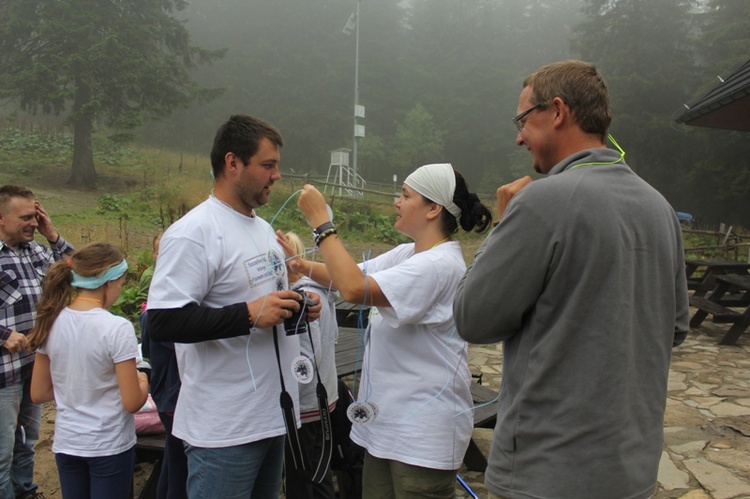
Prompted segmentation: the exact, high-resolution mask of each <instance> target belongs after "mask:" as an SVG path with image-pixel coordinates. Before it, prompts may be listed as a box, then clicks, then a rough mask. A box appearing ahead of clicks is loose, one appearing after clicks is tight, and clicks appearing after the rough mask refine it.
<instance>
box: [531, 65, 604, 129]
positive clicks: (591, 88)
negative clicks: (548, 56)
mask: <svg viewBox="0 0 750 499" xmlns="http://www.w3.org/2000/svg"><path fill="white" fill-rule="evenodd" d="M523 86H524V88H525V87H528V86H530V87H531V90H532V91H531V101H532V104H539V103H543V104H544V105H545V106H546V105H549V104H550V103H551V102H552V99H554V98H555V97H560V98H561V99H562V100H563V101H564V102H565V104H567V105H568V107H569V108H570V110H571V112H572V113H573V119H574V120H575V122H576V123H578V125H579V126H580V127H581V130H583V131H584V132H586V133H592V134H596V135H599V136H600V137H601V139H602V140H605V139H606V138H607V133H608V131H609V125H610V123H611V122H612V111H611V110H610V109H609V93H608V91H607V84H606V83H605V81H604V78H603V77H602V75H601V73H599V70H598V69H596V66H594V65H593V64H590V63H588V62H583V61H575V60H565V61H559V62H554V63H552V64H548V65H546V66H543V67H541V68H539V69H538V70H536V71H535V72H534V73H532V74H531V75H529V76H528V77H527V78H526V80H524V82H523Z"/></svg>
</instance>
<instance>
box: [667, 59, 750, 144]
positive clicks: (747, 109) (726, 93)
mask: <svg viewBox="0 0 750 499" xmlns="http://www.w3.org/2000/svg"><path fill="white" fill-rule="evenodd" d="M676 121H677V123H685V124H686V125H693V126H705V127H711V128H725V129H729V130H741V131H745V132H750V60H748V61H747V62H745V63H744V64H742V65H740V66H739V68H738V69H737V70H736V71H734V72H733V73H732V74H731V75H729V76H727V77H726V78H725V79H724V81H723V82H722V83H720V84H719V85H718V86H716V87H715V88H713V89H712V90H711V91H709V92H708V93H707V94H706V95H704V96H703V97H701V98H700V99H699V100H698V101H696V102H695V103H694V104H693V105H692V106H690V108H689V109H688V110H687V111H685V112H684V113H682V115H680V116H679V117H678V118H677V119H676Z"/></svg>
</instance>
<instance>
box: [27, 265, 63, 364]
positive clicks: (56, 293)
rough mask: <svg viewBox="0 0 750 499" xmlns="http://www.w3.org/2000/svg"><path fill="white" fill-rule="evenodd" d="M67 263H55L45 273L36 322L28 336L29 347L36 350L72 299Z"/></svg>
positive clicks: (44, 340)
mask: <svg viewBox="0 0 750 499" xmlns="http://www.w3.org/2000/svg"><path fill="white" fill-rule="evenodd" d="M71 270H72V269H71V267H70V266H69V265H68V261H65V260H60V261H58V262H55V263H54V264H53V265H52V267H50V268H49V270H48V271H47V275H46V276H45V277H44V281H43V282H42V299H41V300H40V301H39V304H38V305H37V314H36V322H35V324H34V328H33V329H32V330H31V332H30V333H29V335H28V341H29V346H30V347H31V349H32V350H36V349H37V348H39V347H40V346H42V345H44V343H45V342H46V341H47V338H48V337H49V332H50V329H52V324H54V323H55V320H57V316H58V315H60V312H61V311H62V309H64V308H65V307H67V306H68V305H70V301H71V300H72V299H73V286H71V285H70V281H71V280H72V279H73V275H72V273H71Z"/></svg>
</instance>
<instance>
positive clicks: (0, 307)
mask: <svg viewBox="0 0 750 499" xmlns="http://www.w3.org/2000/svg"><path fill="white" fill-rule="evenodd" d="M50 247H51V248H52V249H51V250H50V248H47V247H46V246H42V245H41V244H39V243H37V242H35V241H32V242H30V243H21V244H20V245H19V248H18V253H16V252H15V251H13V250H12V249H10V248H9V247H8V245H6V244H5V243H4V242H3V241H0V355H1V356H2V357H1V358H0V362H1V363H0V388H5V387H7V386H10V385H13V384H15V383H20V382H22V381H25V380H27V379H29V378H30V377H31V370H32V368H33V366H34V357H35V355H34V354H33V353H32V352H29V351H28V350H23V351H21V352H17V353H11V352H9V351H8V350H6V349H5V348H2V345H4V344H5V341H6V340H7V339H8V338H9V337H10V333H11V331H17V332H19V333H23V334H27V333H28V332H29V331H31V328H32V327H33V326H34V319H35V318H36V304H37V302H38V301H39V299H40V298H41V296H42V279H44V275H45V274H46V273H47V269H49V268H50V266H51V265H52V264H53V263H54V262H55V260H59V259H60V258H62V255H63V254H67V253H72V252H73V247H72V246H71V245H70V244H68V243H67V242H66V241H65V240H64V239H63V238H62V237H59V238H58V239H57V242H55V243H54V244H52V243H50Z"/></svg>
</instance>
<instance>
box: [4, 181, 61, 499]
mask: <svg viewBox="0 0 750 499" xmlns="http://www.w3.org/2000/svg"><path fill="white" fill-rule="evenodd" d="M36 230H39V233H40V234H41V235H42V236H44V237H45V238H47V241H48V242H49V245H50V248H51V249H50V248H47V247H46V246H42V245H41V244H39V243H37V242H35V241H34V232H36ZM72 252H73V247H72V246H71V245H70V244H68V243H67V242H66V241H65V240H64V239H63V238H62V237H60V235H59V234H58V233H57V231H55V228H54V227H53V225H52V221H51V220H50V218H49V216H48V215H47V212H46V211H44V208H42V206H41V205H40V204H39V203H38V202H37V201H36V200H35V199H34V193H33V192H31V191H30V190H29V189H27V188H25V187H21V186H17V185H4V186H2V187H0V499H14V498H23V499H26V498H34V497H44V496H43V494H41V493H39V492H37V490H36V489H37V486H36V484H34V444H35V443H36V441H37V439H38V438H39V423H40V419H41V412H42V410H41V406H40V405H34V404H32V402H31V396H30V394H29V387H30V384H31V370H32V367H33V365H34V353H33V352H30V351H29V350H28V349H27V348H26V343H27V341H26V334H27V333H28V332H29V331H31V328H32V327H33V326H34V319H35V318H36V305H37V301H39V299H40V298H41V295H42V279H43V278H44V275H45V274H46V273H47V269H48V268H49V267H50V265H52V263H54V261H55V260H59V259H60V258H62V256H63V254H69V253H72Z"/></svg>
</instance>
